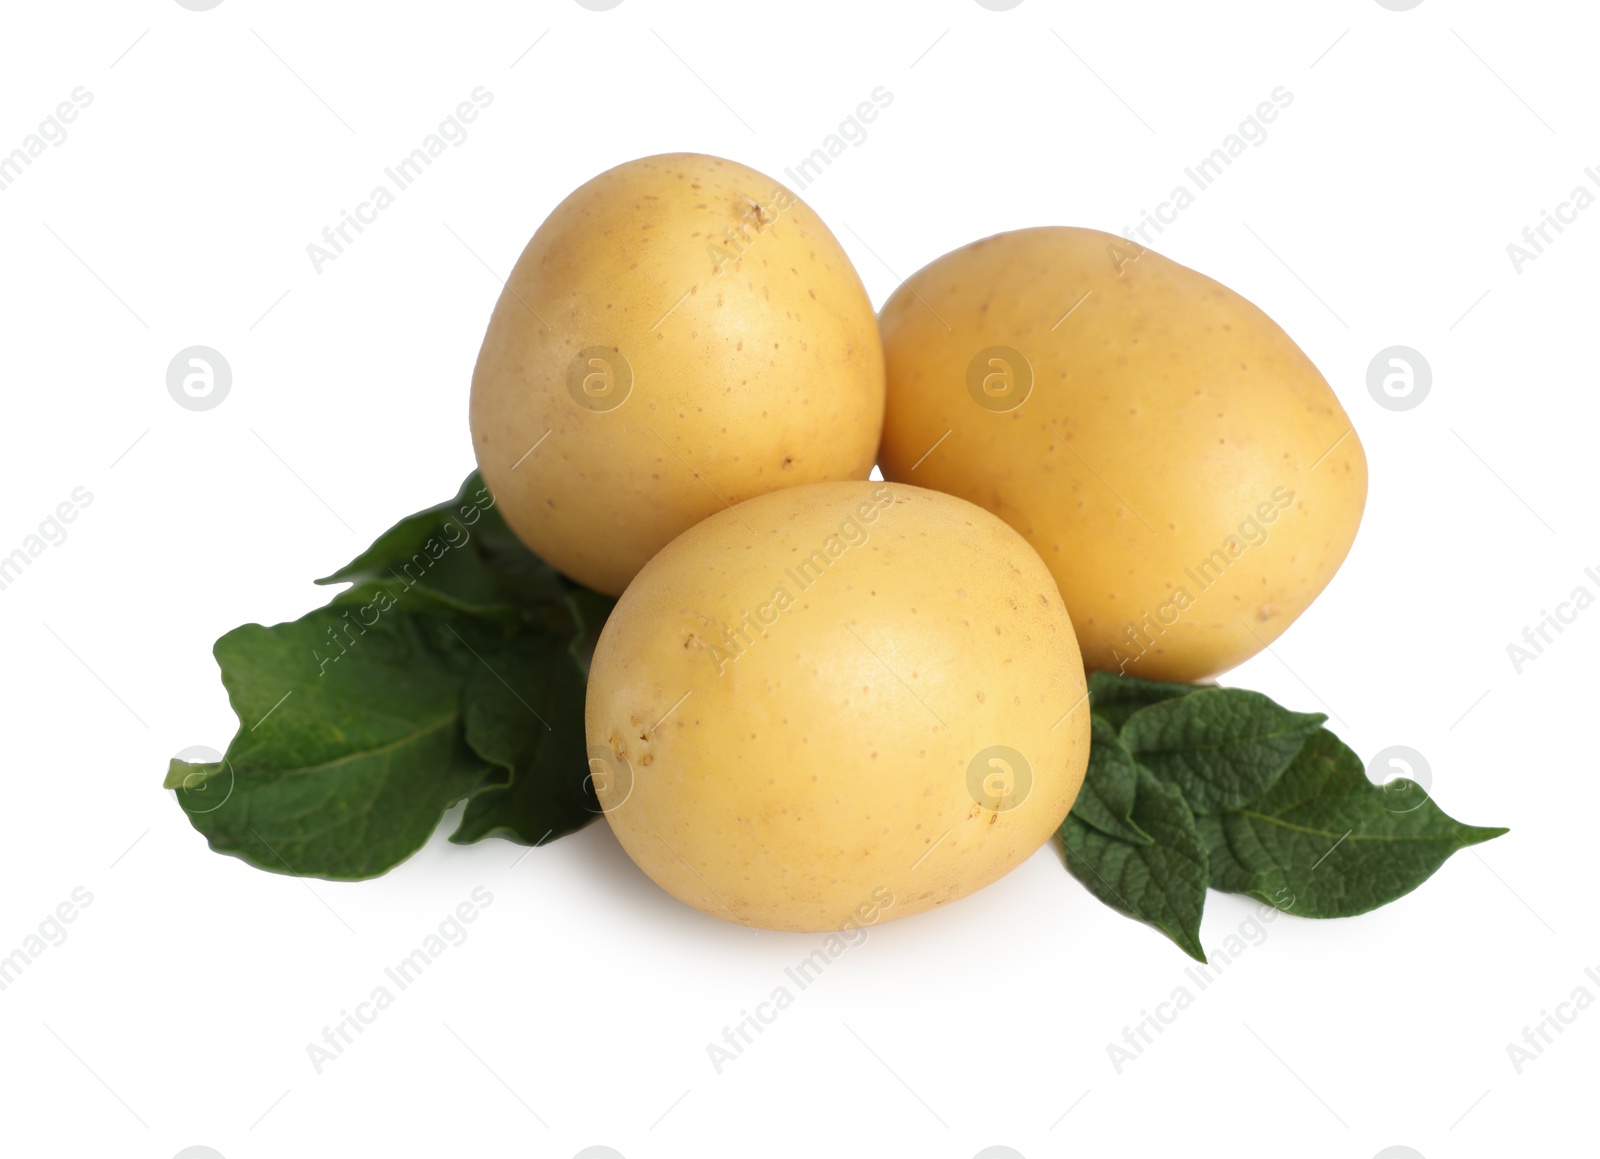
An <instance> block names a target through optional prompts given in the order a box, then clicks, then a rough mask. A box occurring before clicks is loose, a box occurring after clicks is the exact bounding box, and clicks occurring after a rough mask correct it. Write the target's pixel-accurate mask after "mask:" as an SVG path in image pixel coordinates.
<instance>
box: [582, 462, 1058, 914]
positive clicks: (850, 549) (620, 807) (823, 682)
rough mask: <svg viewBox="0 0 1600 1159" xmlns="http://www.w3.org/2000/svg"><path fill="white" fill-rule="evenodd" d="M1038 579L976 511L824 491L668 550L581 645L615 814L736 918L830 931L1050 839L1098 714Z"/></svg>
mask: <svg viewBox="0 0 1600 1159" xmlns="http://www.w3.org/2000/svg"><path fill="white" fill-rule="evenodd" d="M1084 685H1085V682H1084V673H1083V664H1082V661H1081V660H1080V659H1079V657H1078V648H1077V643H1076V641H1075V640H1074V638H1073V634H1072V624H1071V623H1070V621H1069V620H1068V619H1067V614H1066V610H1065V608H1064V607H1063V606H1062V603H1061V597H1060V594H1059V593H1058V592H1057V591H1056V587H1055V583H1054V581H1052V580H1051V578H1050V573H1049V571H1047V570H1046V568H1045V566H1044V564H1043V563H1042V562H1041V561H1040V559H1039V557H1038V556H1037V555H1036V554H1035V553H1034V551H1033V549H1032V548H1030V547H1029V546H1028V545H1027V543H1026V542H1024V540H1023V539H1022V537H1021V536H1019V535H1017V534H1016V532H1014V531H1012V530H1011V529H1010V528H1009V527H1007V526H1006V525H1005V524H1004V523H1002V522H1001V521H1000V520H998V519H996V518H995V517H994V516H992V515H990V514H989V513H988V512H986V511H984V510H982V509H981V508H978V507H974V506H973V505H972V504H970V503H967V502H965V501H963V500H960V499H956V498H954V497H952V496H949V495H942V494H939V493H938V492H935V491H925V490H923V489H921V488H919V487H908V486H905V485H904V484H883V483H871V482H858V483H818V484H814V485H812V486H809V487H798V488H793V489H790V490H786V491H780V492H776V493H774V494H770V495H764V496H762V497H760V498H757V499H752V500H750V501H748V502H746V503H741V504H739V505H738V506H737V507H734V508H733V509H731V510H728V511H723V512H719V513H718V514H716V515H713V516H712V517H711V518H709V519H707V520H706V521H705V522H704V523H701V524H699V525H697V526H695V527H694V528H692V529H690V530H689V531H687V532H685V533H684V534H683V535H681V536H679V537H678V538H677V539H675V540H673V541H672V542H671V543H670V544H668V545H667V547H666V548H664V549H663V550H662V552H661V554H659V555H658V556H656V557H655V558H654V559H653V560H651V561H650V562H649V563H648V564H646V565H645V567H644V570H643V571H641V572H640V573H639V575H638V578H637V579H635V580H634V582H633V584H632V585H631V586H630V587H629V588H628V590H627V592H626V593H624V594H623V597H622V600H621V601H620V602H619V603H618V604H617V606H616V609H615V610H614V611H613V612H612V614H611V618H610V619H609V620H608V621H607V622H606V626H605V630H604V631H603V632H602V633H601V635H600V641H599V643H598V645H597V646H596V649H595V654H594V662H593V665H592V667H591V669H590V675H589V694H588V702H587V705H586V710H585V720H586V724H587V733H588V742H589V746H590V748H589V757H590V765H591V767H592V769H593V770H594V784H595V787H596V791H597V793H598V796H599V798H600V803H601V805H602V806H603V807H604V808H605V813H606V817H607V819H608V820H609V821H610V823H611V828H612V829H613V830H614V831H615V833H616V835H617V839H618V840H619V841H620V842H621V843H622V846H623V848H624V849H626V850H627V851H628V854H629V856H631V857H632V858H633V860H634V861H636V862H637V863H638V864H639V867H640V868H641V869H643V870H644V871H645V873H647V874H649V876H650V877H652V878H653V879H654V880H655V881H656V883H657V884H659V885H660V886H661V887H662V888H663V889H665V890H666V891H667V892H668V893H670V894H672V895H673V896H675V897H677V898H680V899H681V900H683V901H686V902H688V903H689V904H690V905H692V906H694V907H696V908H697V909H700V910H703V911H704V912H706V913H708V914H712V915H714V916H716V917H720V918H723V919H726V920H728V921H736V922H742V923H745V924H747V925H750V926H760V927H764V928H770V929H781V930H839V929H851V930H854V929H855V928H856V927H859V926H864V925H870V924H872V923H873V922H876V921H880V920H885V919H888V918H897V917H904V916H906V915H907V914H913V913H917V912H919V911H921V910H925V909H930V908H932V907H933V906H937V905H942V904H944V903H945V902H949V901H954V900H955V899H956V898H959V897H963V896H965V895H967V894H969V893H971V892H973V891H974V890H976V889H979V888H981V887H982V886H985V885H987V884H989V883H990V882H992V881H994V880H995V879H997V878H999V877H1000V876H1001V875H1003V874H1005V873H1007V872H1008V871H1010V870H1011V869H1012V868H1014V867H1015V866H1016V865H1017V864H1018V863H1019V862H1021V861H1022V860H1023V859H1024V858H1026V857H1027V856H1028V855H1029V854H1031V853H1032V852H1033V851H1034V850H1036V849H1038V848H1039V846H1040V845H1041V844H1042V843H1043V842H1044V841H1045V840H1046V839H1047V838H1048V837H1049V836H1050V835H1051V834H1052V833H1054V832H1055V830H1056V829H1057V828H1058V827H1059V826H1060V824H1061V822H1062V820H1063V819H1064V818H1065V817H1066V814H1067V810H1068V809H1069V808H1070V807H1071V805H1072V801H1073V798H1074V797H1076V796H1077V793H1078V787H1079V785H1080V784H1081V783H1082V781H1083V774H1084V768H1085V765H1086V763H1087V761H1088V753H1089V713H1088V702H1087V698H1086V694H1085V690H1084Z"/></svg>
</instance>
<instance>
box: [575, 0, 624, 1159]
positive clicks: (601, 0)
mask: <svg viewBox="0 0 1600 1159" xmlns="http://www.w3.org/2000/svg"><path fill="white" fill-rule="evenodd" d="M621 3H622V0H578V7H579V8H587V9H588V10H589V11H590V12H610V11H611V10H612V9H613V8H615V7H616V6H617V5H618V4H621ZM602 1150H604V1148H602ZM584 1154H585V1155H586V1156H587V1155H588V1152H587V1151H585V1152H584ZM606 1154H607V1155H612V1154H615V1152H612V1151H607V1152H606ZM594 1159H604V1157H603V1156H601V1155H599V1154H598V1153H597V1154H596V1155H595V1157H594ZM617 1159H622V1156H621V1155H618V1156H617Z"/></svg>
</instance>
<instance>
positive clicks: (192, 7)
mask: <svg viewBox="0 0 1600 1159" xmlns="http://www.w3.org/2000/svg"><path fill="white" fill-rule="evenodd" d="M221 3H222V0H178V7H179V8H187V9H188V10H189V11H190V12H210V11H211V10H212V9H213V8H215V7H216V6H217V5H218V4H221ZM200 1150H201V1151H205V1152H206V1154H207V1155H214V1154H216V1152H214V1151H209V1150H207V1149H206V1148H204V1147H201V1148H200ZM188 1155H189V1153H188V1152H187V1151H185V1152H184V1156H185V1157H186V1159H187V1157H188ZM194 1159H199V1156H198V1155H196V1156H195V1157H194ZM217 1159H222V1157H221V1156H220V1155H218V1156H217Z"/></svg>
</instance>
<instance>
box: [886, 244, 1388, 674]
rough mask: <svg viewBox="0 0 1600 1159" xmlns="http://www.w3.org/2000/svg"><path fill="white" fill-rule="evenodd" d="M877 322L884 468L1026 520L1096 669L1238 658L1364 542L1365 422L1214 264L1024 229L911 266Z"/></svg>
mask: <svg viewBox="0 0 1600 1159" xmlns="http://www.w3.org/2000/svg"><path fill="white" fill-rule="evenodd" d="M880 323H881V325H882V329H883V336H884V352H885V358H886V362H887V367H888V376H889V398H888V407H887V412H886V418H885V426H884V442H883V450H882V453H881V458H880V463H881V465H882V467H883V473H884V475H885V476H886V477H888V478H890V479H905V480H914V481H915V482H916V483H918V484H919V485H921V486H924V487H936V488H938V489H939V490H941V491H948V492H950V493H951V494H955V495H960V496H963V497H964V498H967V499H970V500H972V501H973V502H974V503H978V504H980V505H982V506H983V507H986V508H987V509H989V510H990V511H993V512H994V513H995V514H997V515H999V516H1000V517H1001V518H1003V519H1004V520H1005V521H1006V522H1008V523H1010V524H1011V526H1013V527H1015V528H1016V529H1017V530H1018V531H1020V532H1021V533H1022V534H1023V535H1024V536H1025V537H1027V540H1028V542H1029V543H1031V544H1033V546H1034V547H1035V548H1036V549H1037V550H1038V552H1039V554H1040V555H1041V556H1042V557H1043V558H1044V561H1045V563H1046V564H1047V565H1049V567H1050V570H1051V572H1052V573H1053V574H1054V575H1055V578H1056V582H1057V583H1058V584H1059V585H1060V587H1061V594H1062V596H1063V597H1064V598H1065V600H1066V603H1067V610H1068V611H1069V612H1070V613H1071V615H1072V622H1073V625H1074V626H1075V627H1076V628H1077V632H1078V643H1079V645H1080V646H1081V647H1082V650H1083V657H1084V662H1085V663H1086V664H1087V665H1088V666H1089V667H1090V668H1092V669H1095V668H1103V669H1117V670H1122V671H1126V672H1130V673H1135V674H1138V675H1142V676H1148V677H1153V678H1157V679H1164V680H1198V679H1200V678H1202V677H1206V676H1211V675H1214V674H1216V673H1218V672H1222V671H1224V670H1226V669H1228V668H1231V667H1233V666H1234V665H1236V664H1239V663H1241V662H1242V661H1244V660H1246V659H1248V658H1249V657H1250V656H1252V655H1254V654H1255V653H1256V652H1257V651H1259V650H1260V649H1262V648H1264V647H1266V646H1267V645H1268V644H1270V643H1272V641H1273V640H1275V639H1276V638H1277V637H1278V635H1279V634H1280V633H1282V632H1283V630H1284V629H1285V628H1287V627H1288V626H1289V625H1290V624H1291V623H1293V622H1294V620H1295V618H1296V617H1297V616H1299V615H1300V613H1301V612H1303V611H1305V609H1306V607H1307V605H1309V604H1310V603H1311V601H1312V600H1313V599H1314V598H1315V597H1316V595H1317V593H1319V592H1320V591H1322V589H1323V588H1324V587H1326V586H1327V583H1328V581H1329V580H1330V579H1332V578H1333V574H1334V572H1335V571H1337V570H1338V567H1339V565H1340V564H1341V563H1342V562H1343V561H1344V558H1345V555H1346V554H1347V553H1348V552H1349V550H1350V544H1351V541H1352V540H1353V539H1354V538H1355V534H1356V526H1357V525H1358V524H1359V523H1360V521H1361V510H1362V507H1363V505H1364V504H1365V502H1366V495H1367V461H1366V456H1365V455H1364V454H1363V453H1362V450H1361V441H1360V440H1359V439H1358V438H1356V435H1355V432H1354V430H1353V429H1352V428H1351V425H1350V419H1349V416H1347V415H1346V414H1345V412H1344V410H1343V409H1342V408H1341V407H1340V405H1339V400H1338V399H1337V398H1336V397H1335V396H1334V393H1333V391H1332V390H1331V389H1330V388H1329V386H1328V384H1327V382H1326V380H1324V379H1323V377H1322V375H1321V374H1319V373H1318V372H1317V368H1316V367H1315V366H1313V365H1312V364H1311V361H1310V360H1309V359H1308V358H1307V357H1306V356H1305V354H1304V353H1303V352H1302V351H1301V350H1300V348H1299V347H1298V346H1296V345H1295V344H1294V342H1293V341H1292V340H1291V339H1290V338H1289V336H1288V335H1287V334H1285V333H1284V332H1283V330H1282V329H1280V328H1279V327H1278V326H1277V325H1276V324H1275V323H1274V322H1273V321H1272V319H1270V318H1268V317H1267V316H1266V315H1265V314H1263V313H1262V312H1261V311H1260V310H1259V309H1257V308H1256V307H1255V306H1253V305H1252V304H1251V303H1249V302H1248V301H1246V300H1245V299H1244V298H1241V297H1240V296H1239V295H1238V294H1236V293H1234V292H1233V291H1232V290H1230V289H1228V288H1227V287H1226V286H1223V285H1219V284H1218V283H1217V282H1214V281H1212V280H1211V279H1210V278H1207V277H1205V276H1204V275H1202V274H1198V273H1196V272H1195V271H1193V270H1190V269H1187V268H1185V267H1183V266H1180V265H1178V264H1177V263H1176V262H1173V261H1171V260H1169V259H1167V258H1164V257H1162V256H1161V255H1160V254H1157V253H1154V252H1153V251H1150V250H1148V249H1144V248H1143V247H1141V246H1139V245H1138V244H1136V243H1134V242H1130V241H1127V240H1126V239H1124V238H1120V237H1114V236H1112V235H1111V234H1106V233H1099V232H1097V231H1094V230H1087V229H1068V228H1043V229H1028V230H1021V231H1018V232H1016V233H1007V234H1001V235H999V236H997V237H991V238H989V239H987V240H986V241H980V242H977V243H975V244H973V245H969V246H967V247H965V248H964V249H960V250H956V251H955V252H954V253H950V254H946V255H945V256H944V257H942V258H940V259H939V260H937V261H935V262H934V263H933V264H932V265H929V266H928V267H927V268H925V269H923V270H921V271H919V272H918V273H916V274H914V275H913V276H912V277H911V278H910V280H909V281H907V282H906V283H905V285H903V286H901V287H900V289H899V290H898V291H896V293H895V294H894V296H893V297H891V298H890V299H889V301H888V302H887V303H886V304H885V305H884V308H883V311H882V315H881V317H880ZM930 448H931V450H930Z"/></svg>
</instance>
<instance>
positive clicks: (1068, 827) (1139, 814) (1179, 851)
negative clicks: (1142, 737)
mask: <svg viewBox="0 0 1600 1159" xmlns="http://www.w3.org/2000/svg"><path fill="white" fill-rule="evenodd" d="M1132 821H1133V823H1134V824H1135V825H1137V826H1138V828H1139V829H1140V830H1141V831H1143V832H1145V833H1147V834H1149V835H1150V836H1151V837H1152V838H1153V841H1152V842H1151V843H1150V844H1148V845H1136V844H1133V843H1131V842H1127V841H1121V840H1118V839H1117V838H1115V837H1112V836H1110V835H1108V834H1105V833H1102V832H1100V831H1099V830H1098V829H1095V828H1093V827H1091V826H1089V825H1086V824H1084V822H1083V821H1081V820H1079V819H1078V818H1076V817H1075V816H1073V815H1071V814H1069V815H1068V816H1067V819H1066V821H1065V822H1064V823H1063V824H1062V826H1061V844H1062V847H1063V849H1064V850H1065V852H1066V860H1067V869H1068V870H1069V871H1070V872H1071V873H1072V875H1073V876H1074V877H1076V878H1077V879H1078V880H1079V881H1081V882H1082V883H1083V884H1084V886H1085V887H1086V888H1087V889H1088V890H1089V892H1090V893H1092V894H1094V896H1095V897H1097V898H1099V899H1100V900H1101V901H1103V902H1105V904H1106V905H1108V906H1110V907H1111V908H1112V909H1115V910H1118V911H1120V912H1122V913H1125V914H1127V915H1128V916H1129V917H1132V918H1137V919H1138V920H1139V921H1142V922H1144V923H1146V924H1147V925H1152V926H1154V927H1155V928H1156V929H1158V930H1160V931H1161V932H1162V933H1164V934H1166V935H1167V937H1169V938H1171V939H1172V940H1173V941H1174V942H1176V943H1177V944H1178V946H1179V948H1180V949H1182V950H1183V952H1184V953H1186V954H1188V955H1189V956H1190V957H1191V958H1194V959H1196V960H1197V961H1201V962H1204V961H1205V960H1206V955H1205V950H1204V949H1203V948H1202V947H1201V945H1200V916H1201V914H1202V912H1203V911H1204V909H1205V902H1206V883H1207V880H1208V873H1207V866H1206V848H1205V845H1204V843H1203V842H1202V841H1201V839H1200V834H1199V832H1198V831H1197V830H1196V828H1195V819H1194V815H1193V814H1192V813H1191V812H1190V811H1189V806H1188V805H1187V804H1186V803H1185V802H1184V799H1183V794H1182V793H1181V792H1179V791H1178V790H1177V789H1176V788H1174V787H1173V786H1171V785H1167V784H1163V783H1162V782H1161V781H1159V780H1157V779H1156V777H1155V776H1154V775H1153V774H1151V773H1150V772H1149V770H1146V769H1141V770H1140V776H1139V784H1138V787H1137V790H1136V793H1135V799H1134V809H1133V816H1132Z"/></svg>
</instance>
